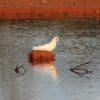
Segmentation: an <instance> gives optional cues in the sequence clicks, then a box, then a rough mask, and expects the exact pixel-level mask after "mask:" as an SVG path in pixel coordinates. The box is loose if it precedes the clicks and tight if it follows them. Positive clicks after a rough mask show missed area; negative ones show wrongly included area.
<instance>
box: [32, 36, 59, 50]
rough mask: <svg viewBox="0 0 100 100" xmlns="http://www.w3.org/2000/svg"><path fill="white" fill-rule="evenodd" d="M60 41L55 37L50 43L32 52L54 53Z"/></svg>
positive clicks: (34, 48)
mask: <svg viewBox="0 0 100 100" xmlns="http://www.w3.org/2000/svg"><path fill="white" fill-rule="evenodd" d="M58 41H59V38H58V37H54V38H53V39H52V41H51V42H50V43H47V44H44V45H40V46H37V47H33V48H32V50H41V51H53V50H54V49H55V48H56V45H57V42H58Z"/></svg>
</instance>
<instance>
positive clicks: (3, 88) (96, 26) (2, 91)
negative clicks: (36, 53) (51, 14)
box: [0, 20, 100, 100]
mask: <svg viewBox="0 0 100 100" xmlns="http://www.w3.org/2000/svg"><path fill="white" fill-rule="evenodd" d="M54 36H58V37H59V38H60V42H59V43H58V45H57V48H56V50H55V51H54V53H55V54H56V61H55V62H53V63H49V64H45V65H35V66H31V65H29V63H28V59H27V55H28V53H29V52H30V51H31V48H32V47H33V46H36V45H41V44H45V43H48V42H49V41H50V40H51V39H52V38H53V37H54ZM87 61H91V63H89V64H88V65H85V66H83V67H84V68H87V69H88V70H91V71H93V73H92V74H84V75H81V76H80V75H78V74H75V73H73V72H71V71H70V68H72V67H74V66H76V65H78V64H82V63H85V62H87ZM17 64H18V65H23V66H24V68H25V69H26V73H25V74H24V75H19V76H17V74H16V73H15V71H14V69H15V67H16V65H17ZM0 100H100V23H99V21H89V20H87V21H77V20H71V21H68V20H67V21H65V20H64V21H58V20H34V21H28V20H26V21H0Z"/></svg>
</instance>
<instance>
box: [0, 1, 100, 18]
mask: <svg viewBox="0 0 100 100" xmlns="http://www.w3.org/2000/svg"><path fill="white" fill-rule="evenodd" d="M56 18H57V19H63V18H95V19H100V0H52V1H51V0H0V19H56Z"/></svg>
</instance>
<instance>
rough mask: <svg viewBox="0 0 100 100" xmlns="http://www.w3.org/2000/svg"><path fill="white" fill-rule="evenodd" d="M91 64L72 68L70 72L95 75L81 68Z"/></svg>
mask: <svg viewBox="0 0 100 100" xmlns="http://www.w3.org/2000/svg"><path fill="white" fill-rule="evenodd" d="M89 63H91V61H89V62H86V63H83V64H80V65H77V66H75V67H74V68H71V69H70V71H72V72H74V73H76V74H80V75H81V74H87V73H93V71H89V70H88V69H86V68H81V67H82V66H84V65H86V64H89Z"/></svg>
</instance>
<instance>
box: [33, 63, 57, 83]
mask: <svg viewBox="0 0 100 100" xmlns="http://www.w3.org/2000/svg"><path fill="white" fill-rule="evenodd" d="M33 67H35V68H37V69H39V70H41V72H42V73H43V74H45V75H47V76H49V77H51V78H52V79H53V80H54V81H57V79H58V71H57V68H56V65H55V63H54V62H52V63H45V64H37V65H34V66H33Z"/></svg>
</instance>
